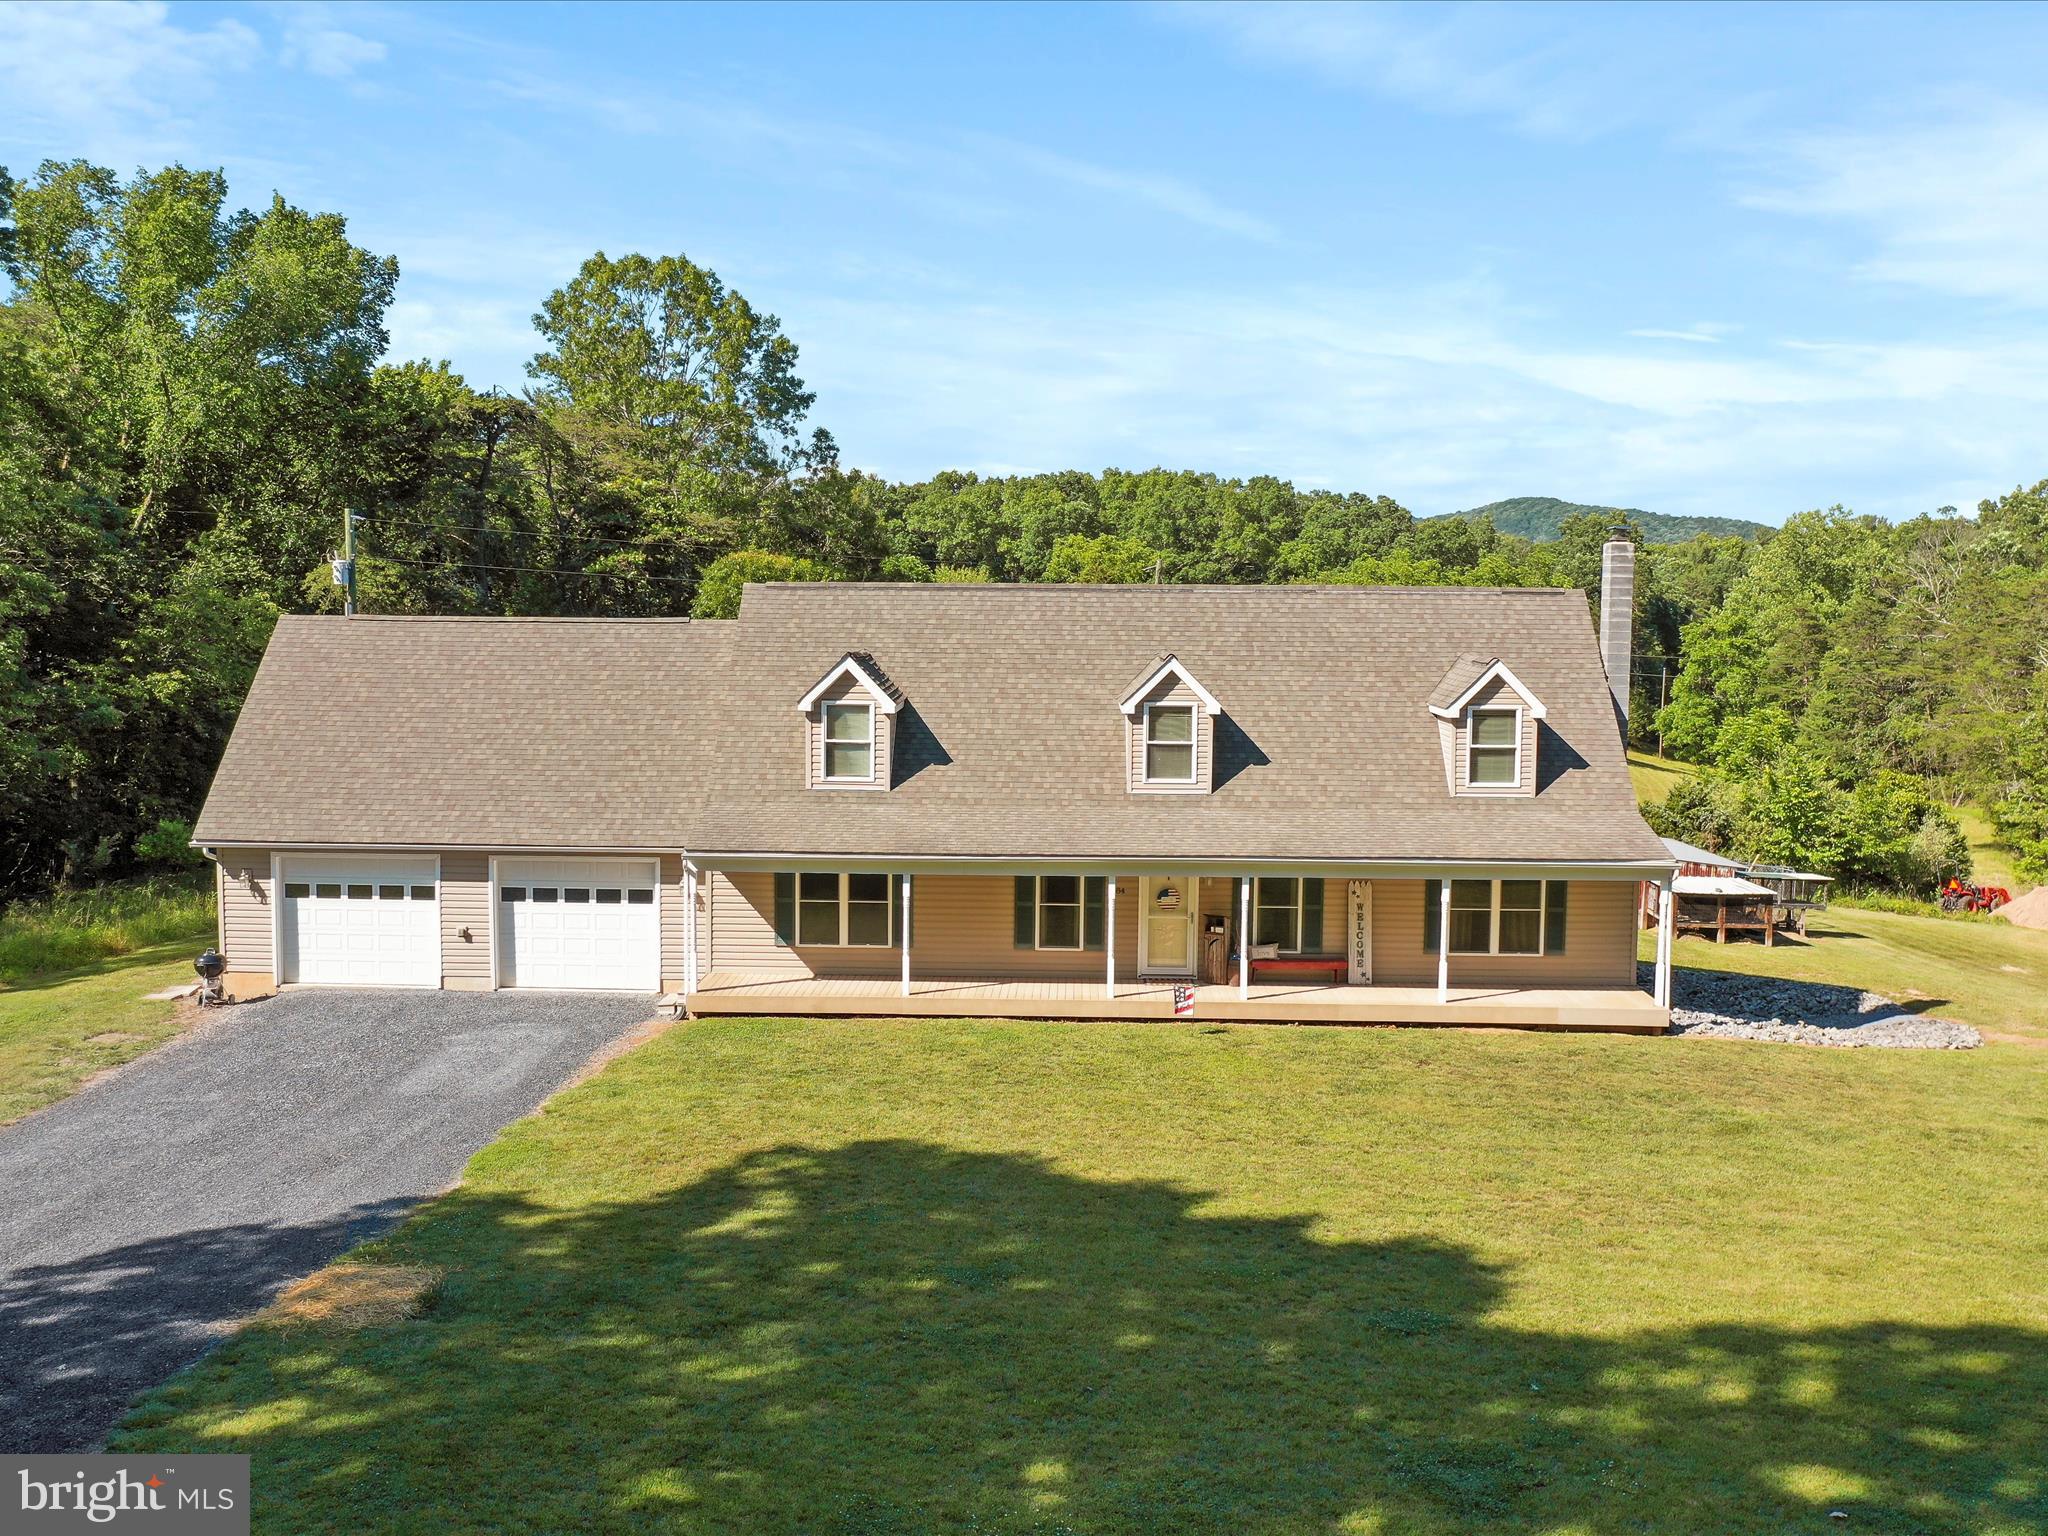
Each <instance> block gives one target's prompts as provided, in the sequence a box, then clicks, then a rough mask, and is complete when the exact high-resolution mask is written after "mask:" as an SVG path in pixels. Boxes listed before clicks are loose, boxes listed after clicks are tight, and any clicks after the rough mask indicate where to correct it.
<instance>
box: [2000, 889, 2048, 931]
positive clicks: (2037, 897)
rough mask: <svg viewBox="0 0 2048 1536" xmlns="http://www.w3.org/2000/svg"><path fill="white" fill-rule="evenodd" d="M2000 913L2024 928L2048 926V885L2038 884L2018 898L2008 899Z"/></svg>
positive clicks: (2010, 921) (2007, 919) (2008, 920)
mask: <svg viewBox="0 0 2048 1536" xmlns="http://www.w3.org/2000/svg"><path fill="white" fill-rule="evenodd" d="M1998 915H1999V916H2000V917H2002V918H2004V919H2005V920H2006V921H2007V922H2009V923H2018V924H2019V925H2020V926H2021V927H2022V928H2048V885H2037V886H2035V887H2034V888H2033V889H2032V890H2031V891H2029V892H2027V894H2026V895H2024V896H2021V897H2019V898H2018V899H2017V900H2014V901H2008V902H2007V903H2006V904H2005V905H2004V906H2002V907H2000V908H1999V909H1998Z"/></svg>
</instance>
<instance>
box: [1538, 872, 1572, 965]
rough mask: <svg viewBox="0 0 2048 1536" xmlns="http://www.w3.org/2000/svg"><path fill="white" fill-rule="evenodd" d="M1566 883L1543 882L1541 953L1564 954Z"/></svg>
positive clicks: (1558, 881) (1559, 881) (1556, 881)
mask: <svg viewBox="0 0 2048 1536" xmlns="http://www.w3.org/2000/svg"><path fill="white" fill-rule="evenodd" d="M1566 884H1567V882H1565V881H1563V880H1546V881H1544V882H1543V953H1545V954H1546V955H1561V954H1563V953H1564V893H1565V886H1566Z"/></svg>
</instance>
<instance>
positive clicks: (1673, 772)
mask: <svg viewBox="0 0 2048 1536" xmlns="http://www.w3.org/2000/svg"><path fill="white" fill-rule="evenodd" d="M1698 772H1699V769H1697V768H1695V767H1694V766H1693V765H1692V764H1691V763H1681V762H1680V761H1679V760H1678V759H1677V758H1675V757H1659V756H1658V755H1657V754H1656V753H1654V752H1638V751H1635V750H1634V749H1631V750H1630V752H1629V754H1628V776H1629V778H1630V780H1631V781H1632V782H1633V783H1634V784H1635V787H1636V799H1637V800H1639V801H1641V802H1642V803H1643V804H1644V805H1661V804H1663V803H1664V797H1665V796H1666V795H1668V794H1670V793H1671V786H1672V785H1674V784H1676V783H1677V782H1678V781H1679V780H1681V779H1689V778H1691V777H1692V776H1693V775H1694V774H1696V773H1698Z"/></svg>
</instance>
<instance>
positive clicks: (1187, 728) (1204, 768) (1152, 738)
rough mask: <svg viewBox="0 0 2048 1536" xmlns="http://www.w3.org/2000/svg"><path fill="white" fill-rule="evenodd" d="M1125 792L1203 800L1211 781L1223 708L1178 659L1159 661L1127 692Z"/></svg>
mask: <svg viewBox="0 0 2048 1536" xmlns="http://www.w3.org/2000/svg"><path fill="white" fill-rule="evenodd" d="M1119 707H1120V708H1121V709H1122V710H1123V715H1124V748H1125V751H1124V757H1125V760H1126V761H1125V769H1124V772H1125V776H1126V780H1127V782H1126V786H1125V787H1126V788H1128V789H1129V790H1130V791H1131V793H1133V794H1163V795H1205V794H1207V793H1208V792H1209V789H1210V784H1211V780H1212V779H1213V778H1214V773H1213V765H1214V760H1215V756H1216V717H1217V716H1218V715H1220V714H1221V713H1222V712H1223V706H1222V705H1220V704H1219V703H1217V702H1216V695H1215V694H1213V693H1211V692H1210V691H1209V690H1208V689H1206V688H1204V687H1203V686H1202V685H1201V684H1200V683H1199V682H1197V681H1196V680H1195V674H1194V673H1192V672H1190V671H1189V670H1188V669H1187V667H1186V666H1185V665H1183V664H1182V662H1181V660H1180V658H1179V657H1177V656H1162V657H1160V659H1159V660H1158V661H1156V662H1154V663H1152V664H1151V665H1150V666H1148V667H1147V668H1146V669H1145V670H1144V671H1143V672H1142V673H1141V674H1139V677H1138V680H1137V682H1136V683H1135V684H1133V685H1132V686H1131V688H1130V689H1129V690H1127V691H1126V692H1125V694H1124V697H1123V702H1122V704H1121V705H1120V706H1119Z"/></svg>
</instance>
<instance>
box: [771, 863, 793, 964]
mask: <svg viewBox="0 0 2048 1536" xmlns="http://www.w3.org/2000/svg"><path fill="white" fill-rule="evenodd" d="M775 942H776V943H777V944H780V945H781V946H782V947H783V948H784V949H787V948H788V947H789V946H790V945H792V944H794V943H795V942H796V876H795V875H789V874H782V875H777V876H776V877H775Z"/></svg>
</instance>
